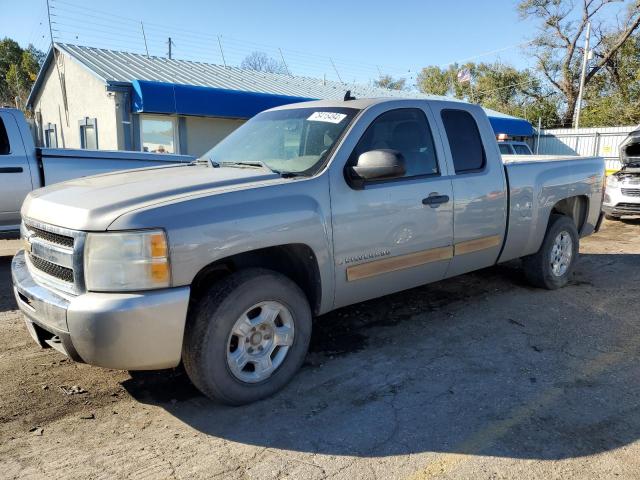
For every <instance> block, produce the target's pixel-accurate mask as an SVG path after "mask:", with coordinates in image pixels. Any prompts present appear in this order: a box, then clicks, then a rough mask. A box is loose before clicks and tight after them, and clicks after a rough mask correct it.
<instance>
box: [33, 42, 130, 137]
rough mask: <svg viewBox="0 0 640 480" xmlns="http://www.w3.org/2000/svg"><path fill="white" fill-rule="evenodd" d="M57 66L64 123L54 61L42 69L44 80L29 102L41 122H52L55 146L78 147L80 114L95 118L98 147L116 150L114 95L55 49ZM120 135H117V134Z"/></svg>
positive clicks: (82, 116)
mask: <svg viewBox="0 0 640 480" xmlns="http://www.w3.org/2000/svg"><path fill="white" fill-rule="evenodd" d="M56 56H57V57H58V66H59V68H60V73H61V75H62V76H63V77H64V83H65V84H66V91H67V106H68V124H67V115H66V112H65V108H64V102H63V96H62V90H61V87H60V81H59V78H58V72H57V70H56V66H55V62H51V65H50V66H49V68H48V70H47V71H46V72H45V78H44V82H43V83H42V86H41V87H40V91H39V92H38V95H37V97H36V98H35V100H34V102H33V110H34V112H35V113H36V118H38V116H37V114H38V112H40V114H41V116H42V125H46V124H47V123H53V124H56V126H57V130H58V147H65V148H80V147H81V145H80V128H79V126H78V121H79V120H81V119H83V118H84V117H89V118H96V119H97V130H98V148H99V149H100V150H117V149H118V148H119V147H122V140H120V144H119V142H118V123H117V119H116V97H115V95H114V93H113V92H107V91H106V86H105V84H104V83H103V82H102V81H101V80H99V79H98V78H96V77H95V76H93V75H92V74H91V73H89V72H88V71H87V70H86V69H85V68H84V67H82V66H81V65H79V64H78V63H77V62H76V61H75V60H73V59H72V58H71V57H69V56H67V55H65V54H64V53H60V52H58V53H57V54H56ZM120 136H121V135H120Z"/></svg>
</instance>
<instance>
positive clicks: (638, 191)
mask: <svg viewBox="0 0 640 480" xmlns="http://www.w3.org/2000/svg"><path fill="white" fill-rule="evenodd" d="M620 190H621V191H622V194H623V195H627V196H629V197H640V188H621V189H620Z"/></svg>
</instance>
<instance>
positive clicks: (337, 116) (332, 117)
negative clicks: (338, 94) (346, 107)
mask: <svg viewBox="0 0 640 480" xmlns="http://www.w3.org/2000/svg"><path fill="white" fill-rule="evenodd" d="M345 117H346V115H345V114H344V113H336V112H313V113H312V114H311V116H310V117H309V118H307V120H309V121H310V122H328V123H340V122H341V121H342V120H344V118H345Z"/></svg>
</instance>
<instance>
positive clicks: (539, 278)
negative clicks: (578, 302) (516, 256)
mask: <svg viewBox="0 0 640 480" xmlns="http://www.w3.org/2000/svg"><path fill="white" fill-rule="evenodd" d="M579 246H580V243H579V237H578V230H577V229H576V226H575V224H574V223H573V220H572V219H571V218H569V217H566V216H564V215H555V214H554V215H552V216H551V218H550V219H549V225H548V227H547V232H546V234H545V237H544V240H543V241H542V246H541V247H540V250H538V252H537V253H535V254H533V255H529V256H527V257H524V258H523V259H522V261H523V266H524V272H525V275H526V277H527V280H529V282H530V283H531V284H532V285H534V286H536V287H540V288H547V289H549V290H554V289H556V288H560V287H564V286H565V285H566V284H567V282H568V281H569V279H570V278H571V275H572V273H573V269H574V266H575V263H576V260H577V257H578V249H579Z"/></svg>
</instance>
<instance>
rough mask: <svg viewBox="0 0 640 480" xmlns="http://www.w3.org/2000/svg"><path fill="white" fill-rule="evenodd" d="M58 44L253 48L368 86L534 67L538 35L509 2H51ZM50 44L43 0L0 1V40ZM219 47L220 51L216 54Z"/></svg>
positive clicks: (189, 54)
mask: <svg viewBox="0 0 640 480" xmlns="http://www.w3.org/2000/svg"><path fill="white" fill-rule="evenodd" d="M50 2H51V7H52V9H51V13H52V17H51V18H52V21H53V25H52V27H53V34H54V38H55V40H56V41H60V42H67V43H76V44H80V45H90V46H97V47H101V48H112V49H116V50H127V51H133V52H138V53H144V52H145V43H144V37H143V35H142V27H141V25H140V22H143V24H144V30H145V35H146V40H147V46H146V48H147V49H148V51H149V54H150V55H159V56H165V55H166V54H167V38H168V37H169V36H171V37H172V39H173V45H172V54H173V56H174V57H175V58H183V59H188V60H199V61H205V62H210V63H220V64H222V63H223V62H227V63H228V64H231V65H238V64H239V63H240V61H241V60H242V58H244V57H245V56H246V55H248V54H249V53H251V52H252V51H264V52H266V53H268V54H269V55H270V56H272V57H274V58H275V59H276V60H278V61H280V60H281V59H283V58H284V61H285V63H286V64H287V67H288V68H289V70H290V71H291V73H293V74H297V75H309V76H315V77H321V76H323V75H326V77H327V78H328V79H332V80H337V79H340V80H343V81H345V82H351V81H356V82H360V83H366V82H368V81H371V79H373V78H376V77H377V76H378V75H379V74H380V73H389V74H392V75H393V76H395V77H404V78H407V80H408V83H413V82H415V76H416V73H417V72H418V71H419V70H420V68H421V67H424V66H427V65H439V66H446V65H448V64H450V63H453V62H462V61H468V60H472V61H494V60H498V59H499V60H501V61H503V62H505V63H509V64H512V65H514V66H516V67H518V68H525V67H528V66H532V65H533V61H532V59H531V58H530V57H529V56H528V55H527V54H526V47H524V46H522V44H523V43H524V42H526V41H527V40H530V39H531V38H532V37H533V36H534V35H535V33H536V27H535V23H534V22H533V21H532V20H531V19H521V18H520V17H519V16H518V13H517V11H516V3H517V2H516V1H513V0H482V1H481V0H475V1H474V0H459V1H452V0H450V1H441V0H440V1H436V0H415V1H408V0H395V1H393V2H388V1H386V2H380V1H361V0H358V1H352V2H346V1H337V0H322V1H313V0H311V1H307V2H304V1H300V0H282V1H276V0H274V1H257V0H233V1H230V0H211V1H205V0H180V1H175V0H173V1H169V0H156V1H149V0H137V1H136V0H110V1H107V2H95V1H94V2H87V1H84V2H81V1H79V0H50ZM4 36H7V37H10V38H13V39H15V40H17V41H18V42H19V43H20V44H21V45H22V46H26V45H27V44H28V43H34V44H35V45H36V46H37V47H38V48H40V49H42V50H46V49H47V48H48V46H49V43H50V35H49V30H48V22H47V15H46V2H45V1H44V0H0V37H4ZM220 46H222V52H223V54H224V59H223V55H222V54H221V52H220V50H221V49H220Z"/></svg>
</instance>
